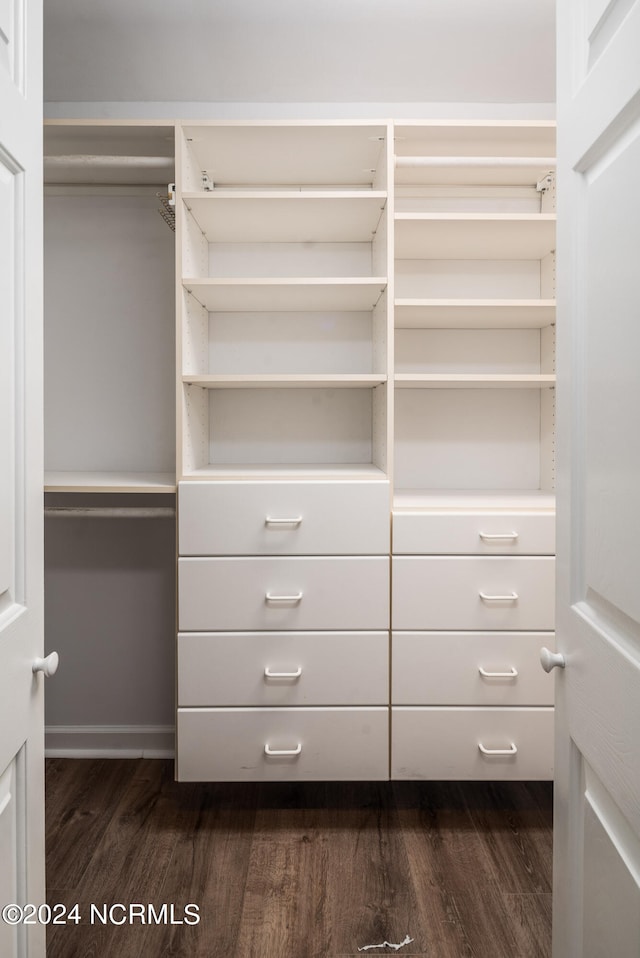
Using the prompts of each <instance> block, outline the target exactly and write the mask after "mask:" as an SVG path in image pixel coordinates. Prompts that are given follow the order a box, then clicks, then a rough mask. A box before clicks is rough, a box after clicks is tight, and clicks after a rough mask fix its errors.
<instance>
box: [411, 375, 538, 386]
mask: <svg viewBox="0 0 640 958" xmlns="http://www.w3.org/2000/svg"><path fill="white" fill-rule="evenodd" d="M394 380H395V385H396V388H398V389H461V388H464V389H544V388H548V387H552V386H555V383H556V377H555V375H553V374H546V373H481V374H477V373H446V374H441V373H396V375H395V377H394Z"/></svg>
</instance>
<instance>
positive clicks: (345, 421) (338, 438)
mask: <svg viewBox="0 0 640 958" xmlns="http://www.w3.org/2000/svg"><path fill="white" fill-rule="evenodd" d="M178 140H179V144H180V155H179V161H178V171H179V173H178V245H179V255H178V261H179V266H178V268H179V274H178V283H179V296H178V314H179V317H180V321H179V337H178V344H179V345H178V348H179V355H180V359H179V369H180V375H179V381H178V394H179V396H178V402H179V405H178V421H179V424H180V425H179V433H180V435H179V441H178V461H179V464H180V465H179V475H180V477H181V479H182V481H181V482H180V484H179V553H180V558H179V562H178V599H179V628H180V635H179V639H178V735H177V774H178V778H180V779H183V780H192V779H194V778H195V779H198V778H205V779H213V780H220V779H228V778H231V779H237V780H250V779H251V780H258V781H259V780H273V779H283V778H284V779H292V780H305V779H313V778H328V779H332V778H333V779H335V778H356V779H357V778H387V777H388V774H389V771H388V683H389V656H388V642H389V640H388V635H389V631H388V630H389V614H390V613H389V607H390V594H389V550H390V529H389V507H390V484H389V478H388V458H387V457H388V450H389V447H390V443H389V430H390V425H391V415H390V403H391V390H390V388H389V387H388V379H389V365H388V363H389V360H388V354H389V349H390V340H391V330H392V327H391V299H390V296H389V294H388V292H387V287H388V282H389V270H390V252H389V237H390V233H389V229H388V226H387V218H388V184H387V177H388V170H389V166H390V156H391V138H390V136H389V130H388V128H387V125H386V124H377V125H375V124H374V125H372V124H346V123H335V124H326V123H308V124H286V123H284V124H282V123H273V124H269V123H266V124H244V125H243V124H217V123H211V124H203V125H198V126H193V125H185V126H184V127H183V128H182V129H181V130H180V131H179V135H178Z"/></svg>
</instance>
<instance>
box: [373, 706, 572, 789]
mask: <svg viewBox="0 0 640 958" xmlns="http://www.w3.org/2000/svg"><path fill="white" fill-rule="evenodd" d="M391 743H392V744H391V777H392V778H393V779H430V780H434V781H438V780H449V781H451V780H470V781H473V780H478V779H485V780H490V781H492V780H503V781H518V780H520V781H523V780H536V779H551V778H553V709H549V708H546V709H545V708H523V709H471V708H467V709H439V708H394V709H393V710H392V716H391ZM480 746H482V748H483V749H485V750H486V751H485V752H483V751H482V750H481V748H480ZM514 750H515V751H514ZM501 752H506V753H509V754H500V753H501ZM487 753H488V754H487ZM510 753H513V754H510Z"/></svg>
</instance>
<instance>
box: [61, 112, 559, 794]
mask: <svg viewBox="0 0 640 958" xmlns="http://www.w3.org/2000/svg"><path fill="white" fill-rule="evenodd" d="M174 134H175V164H176V165H175V180H176V194H175V196H176V207H175V212H176V234H175V266H174V260H173V255H174V247H173V242H172V240H171V239H169V234H168V231H167V232H164V231H166V229H167V228H166V226H165V225H164V224H163V223H162V220H161V219H160V217H158V215H157V212H156V211H155V210H156V208H157V206H158V202H159V201H158V197H157V196H156V193H158V192H164V193H166V190H167V183H169V182H171V181H172V179H173V162H174V160H173V157H174ZM554 153H555V129H554V124H552V123H548V122H510V121H504V122H502V121H500V122H498V121H496V122H487V121H464V120H460V121H458V120H456V121H449V122H447V121H442V120H438V121H415V122H411V121H403V122H401V123H395V124H394V123H391V122H378V123H376V122H369V121H361V122H347V121H340V122H327V121H308V122H299V121H297V122H294V121H289V122H287V121H273V122H241V121H238V122H223V121H220V122H214V121H212V122H201V123H198V122H185V123H177V124H174V125H166V126H163V125H162V124H157V123H155V124H153V123H150V124H141V123H137V122H136V123H131V124H126V123H123V124H114V123H112V122H105V123H99V122H95V123H76V124H74V123H71V122H69V123H63V124H59V125H58V124H56V123H53V124H51V125H50V126H49V128H48V133H47V154H48V156H49V160H48V161H47V164H46V168H47V169H48V170H49V172H48V174H47V175H48V180H49V183H50V185H49V186H48V187H47V190H48V193H49V197H48V201H49V202H50V206H51V210H50V213H51V219H50V221H49V222H50V224H51V233H50V240H51V248H52V250H53V253H52V255H51V256H50V257H49V269H50V274H49V291H48V306H47V310H48V318H47V335H48V337H49V342H48V347H47V348H48V376H49V400H48V417H49V430H48V443H49V454H48V466H49V470H50V471H49V472H48V476H47V480H46V483H47V485H46V488H47V490H51V491H55V492H59V493H67V492H87V491H89V492H106V493H114V492H119V491H122V492H144V493H155V492H167V491H173V490H174V489H175V488H176V485H175V475H177V482H178V485H177V488H178V554H179V556H178V601H179V611H178V620H179V626H178V628H179V635H178V653H177V667H178V681H177V697H178V706H177V765H176V768H177V776H178V778H179V779H182V780H194V779H196V780H197V779H205V780H206V779H209V780H225V779H236V780H237V779H240V780H251V779H254V780H263V779H264V780H275V779H291V780H305V779H340V778H352V779H357V778H363V779H366V778H370V779H376V778H377V779H385V778H388V777H389V776H391V777H392V778H396V779H403V778H412V779H415V778H418V779H419V778H435V779H438V778H440V779H450V778H469V779H474V778H492V779H493V778H547V777H550V776H551V774H552V742H551V729H552V718H553V702H552V682H551V679H550V678H549V676H547V675H545V674H544V673H543V672H542V670H541V668H540V665H539V661H538V654H539V648H540V646H541V645H547V646H552V644H553V632H552V630H553V598H554V575H553V562H554V560H553V552H554V493H553V489H554V392H555V391H554V383H555V366H554V345H555V343H554V340H555V333H554V330H555V298H554V296H555V292H554V287H555V239H554V237H555V175H554V170H555V160H554ZM56 251H60V257H59V258H58V254H57V252H56ZM74 251H75V252H74ZM174 286H175V292H174ZM174 302H175V303H176V305H177V310H176V311H177V326H176V337H175V346H176V360H175V376H174V374H173V371H172V369H173V352H172V350H173V338H174V337H173V328H171V329H170V330H169V327H171V326H172V324H173V322H174V316H173V313H174V309H173V304H174ZM168 330H169V331H168ZM174 388H175V406H174V394H173V390H174ZM168 406H171V407H172V408H171V409H168ZM174 408H175V409H176V410H177V420H176V421H177V428H176V437H175V440H176V441H175V447H174V445H173V409H174ZM169 447H171V448H169ZM174 448H175V456H174ZM174 460H175V467H176V473H175V475H174V472H173V467H174ZM390 514H391V520H392V523H391V525H392V535H390ZM391 538H392V544H391ZM390 565H391V566H392V570H393V575H391V574H390V573H391V569H390ZM390 637H391V638H390ZM389 756H390V761H389Z"/></svg>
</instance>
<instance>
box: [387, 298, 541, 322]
mask: <svg viewBox="0 0 640 958" xmlns="http://www.w3.org/2000/svg"><path fill="white" fill-rule="evenodd" d="M555 315H556V301H555V299H396V301H395V325H396V328H397V329H536V328H538V329H539V328H542V327H543V326H551V325H553V323H554V322H555Z"/></svg>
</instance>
